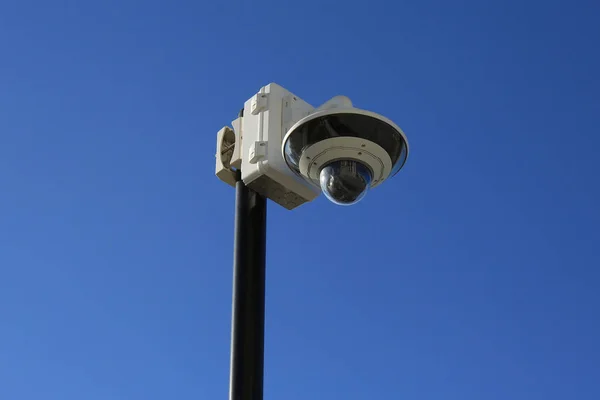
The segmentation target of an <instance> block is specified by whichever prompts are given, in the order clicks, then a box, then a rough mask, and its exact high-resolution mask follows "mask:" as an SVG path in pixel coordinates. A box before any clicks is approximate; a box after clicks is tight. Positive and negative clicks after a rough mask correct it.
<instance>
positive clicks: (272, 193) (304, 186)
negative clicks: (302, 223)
mask: <svg viewBox="0 0 600 400" xmlns="http://www.w3.org/2000/svg"><path fill="white" fill-rule="evenodd" d="M313 110H314V108H313V107H312V106H311V105H310V104H308V103H306V102H305V101H303V100H302V99H300V98H299V97H298V96H295V95H294V94H293V93H290V92H289V91H287V90H286V89H284V88H283V87H281V86H279V85H277V84H275V83H271V84H269V85H267V86H264V87H263V88H261V90H260V91H259V92H258V93H257V94H256V95H255V96H253V97H252V98H250V99H248V101H246V103H245V104H244V115H243V118H242V124H241V125H242V126H241V128H242V129H241V130H242V139H241V142H242V147H241V157H242V165H241V170H242V180H243V181H244V183H245V184H246V185H247V186H248V187H250V188H251V189H252V190H254V191H256V192H257V193H259V194H261V195H263V196H265V197H267V198H269V199H271V200H273V201H275V202H276V203H278V204H280V205H281V206H283V207H285V208H287V209H289V210H291V209H293V208H296V207H298V206H300V205H301V204H303V203H306V202H309V201H312V200H313V199H314V198H316V197H317V196H318V195H319V193H320V190H319V188H318V187H315V186H314V185H312V184H311V183H310V182H308V181H306V180H305V179H303V178H302V177H299V176H297V175H296V174H295V173H294V172H293V171H291V170H290V169H289V167H288V166H287V163H286V162H285V160H284V159H283V155H282V154H281V145H282V140H283V136H284V135H285V133H286V132H287V130H288V129H289V128H291V127H292V126H293V125H294V124H295V123H296V122H297V121H299V120H300V119H302V118H304V117H306V116H307V115H309V114H310V113H311V112H312V111H313Z"/></svg>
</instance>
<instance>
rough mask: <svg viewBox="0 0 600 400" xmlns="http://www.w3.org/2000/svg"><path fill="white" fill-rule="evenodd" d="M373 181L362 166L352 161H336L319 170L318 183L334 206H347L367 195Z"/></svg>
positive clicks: (366, 169) (368, 172)
mask: <svg viewBox="0 0 600 400" xmlns="http://www.w3.org/2000/svg"><path fill="white" fill-rule="evenodd" d="M372 179H373V177H372V175H371V171H370V170H369V168H367V167H366V166H365V165H364V164H362V163H361V162H358V161H354V160H338V161H333V162H331V163H329V164H327V165H326V166H325V167H323V169H322V170H321V173H320V175H319V181H320V184H321V190H322V191H323V193H325V196H327V198H328V199H329V200H331V201H332V202H333V203H335V204H339V205H343V206H349V205H352V204H356V203H358V202H359V201H360V200H361V199H362V198H363V197H365V195H366V194H367V192H368V190H369V187H371V180H372Z"/></svg>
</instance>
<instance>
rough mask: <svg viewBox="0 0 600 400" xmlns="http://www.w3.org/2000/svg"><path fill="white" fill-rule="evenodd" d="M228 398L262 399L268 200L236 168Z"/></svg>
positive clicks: (242, 399) (231, 399) (236, 399)
mask: <svg viewBox="0 0 600 400" xmlns="http://www.w3.org/2000/svg"><path fill="white" fill-rule="evenodd" d="M235 192H236V198H235V235H234V249H233V253H234V258H233V305H232V307H233V310H232V322H231V370H230V380H229V400H262V399H263V368H264V336H265V255H266V241H267V240H266V231H267V230H266V225H267V202H266V200H265V198H264V197H262V196H260V195H258V194H257V193H255V192H254V191H252V190H251V189H249V188H248V187H247V186H246V185H244V182H242V180H241V178H240V173H239V171H238V172H237V183H236V185H235Z"/></svg>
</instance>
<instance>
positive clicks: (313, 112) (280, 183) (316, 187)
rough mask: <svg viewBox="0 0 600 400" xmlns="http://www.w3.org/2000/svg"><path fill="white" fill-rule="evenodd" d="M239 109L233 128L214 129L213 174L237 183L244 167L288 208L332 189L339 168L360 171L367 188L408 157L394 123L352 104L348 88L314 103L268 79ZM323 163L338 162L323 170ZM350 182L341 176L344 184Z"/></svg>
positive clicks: (249, 179)
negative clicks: (338, 94)
mask: <svg viewBox="0 0 600 400" xmlns="http://www.w3.org/2000/svg"><path fill="white" fill-rule="evenodd" d="M240 114H241V116H240V117H238V118H237V119H236V120H234V121H233V123H232V126H233V129H231V128H229V127H225V128H223V129H221V130H220V131H219V133H218V135H217V155H216V157H217V165H216V174H217V176H218V177H219V178H220V179H221V180H223V181H224V182H226V183H228V184H230V185H232V186H235V181H236V178H235V173H236V170H241V179H242V180H243V182H244V184H246V185H247V186H248V187H249V188H251V189H252V190H254V191H256V192H257V193H259V194H261V195H262V196H264V197H266V198H269V199H270V200H273V201H274V202H276V203H278V204H280V205H281V206H283V207H285V208H287V209H289V210H291V209H294V208H296V207H298V206H300V205H302V204H304V203H306V202H309V201H312V200H313V199H315V198H316V197H317V196H318V195H319V193H320V192H321V188H324V189H323V190H327V191H329V189H327V188H328V187H329V186H327V185H328V183H327V182H325V181H324V179H325V180H326V178H329V184H334V183H335V184H339V183H340V182H341V181H340V179H337V180H336V176H334V175H335V174H339V173H340V170H344V168H345V170H346V171H350V173H351V174H352V177H355V176H356V177H359V178H360V174H359V173H357V170H358V172H360V173H362V176H363V177H364V178H365V179H363V180H361V184H362V185H365V186H366V188H364V191H365V192H366V190H367V189H369V188H373V187H376V186H378V185H380V184H381V183H383V182H384V181H385V180H386V179H388V178H389V177H391V176H393V175H394V174H395V173H397V172H398V171H399V170H400V168H402V166H403V165H404V163H405V162H406V159H407V157H408V141H407V139H406V136H405V135H404V132H402V130H401V129H400V128H399V127H398V126H396V125H395V124H394V123H393V122H392V121H390V120H388V119H387V118H385V117H383V116H381V115H378V114H376V113H373V112H370V111H365V110H361V109H357V108H354V107H352V103H351V101H350V99H348V98H347V97H345V96H337V97H334V98H332V99H331V100H329V101H328V102H326V103H325V104H323V105H322V106H320V107H318V108H316V109H315V108H313V107H312V106H311V105H310V104H308V103H306V102H305V101H303V100H302V99H300V98H299V97H298V96H296V95H294V94H293V93H291V92H289V91H287V90H286V89H284V88H282V87H281V86H279V85H277V84H275V83H271V84H269V85H267V86H265V87H263V88H262V89H261V90H260V91H259V92H258V93H257V94H256V95H254V96H253V97H252V98H250V99H249V100H248V101H246V103H245V104H244V109H243V112H240ZM338 161H341V163H340V162H338ZM332 163H335V164H332ZM327 166H335V167H336V168H334V169H331V168H329V169H328V171H329V172H331V174H329V175H328V176H327V177H326V178H324V177H323V176H324V174H323V173H322V172H323V170H324V168H325V167H327ZM340 166H341V167H340ZM340 168H341V169H340ZM342 173H343V172H342ZM338 178H339V177H338ZM334 181H335V182H334ZM346 183H348V182H346ZM349 183H352V182H349ZM347 186H348V185H345V186H344V182H342V186H341V187H342V188H344V190H346V189H345V188H346V187H347ZM331 187H333V186H331ZM337 187H338V189H339V187H340V186H339V185H338V186H337ZM326 194H327V193H326ZM363 195H364V193H363ZM328 197H329V198H330V199H331V200H333V201H335V200H334V199H333V198H332V197H331V196H330V194H328ZM354 202H355V201H349V202H348V204H353V203H354ZM338 204H342V203H338Z"/></svg>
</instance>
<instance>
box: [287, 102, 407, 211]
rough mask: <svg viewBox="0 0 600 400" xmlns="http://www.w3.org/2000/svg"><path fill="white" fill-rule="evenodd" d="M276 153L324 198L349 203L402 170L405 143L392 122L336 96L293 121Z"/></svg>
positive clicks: (336, 202) (362, 196)
mask: <svg viewBox="0 0 600 400" xmlns="http://www.w3.org/2000/svg"><path fill="white" fill-rule="evenodd" d="M282 152H283V157H284V159H285V161H286V163H287V165H288V167H289V168H290V169H291V170H292V171H293V172H294V173H295V174H297V175H298V176H301V177H302V178H304V179H305V180H306V181H308V182H310V183H311V184H313V185H315V186H318V187H319V188H320V189H321V191H322V192H323V194H325V196H326V197H327V198H328V199H329V200H331V201H332V202H333V203H335V204H340V205H352V204H356V203H357V202H358V201H360V200H361V199H362V198H364V196H365V195H366V193H367V192H368V191H369V189H371V188H374V187H376V186H378V185H381V184H382V183H383V182H384V181H385V180H386V179H388V178H389V177H391V176H393V175H395V174H396V173H397V172H398V171H399V170H400V169H401V168H402V166H403V165H404V163H405V162H406V159H407V157H408V141H407V139H406V136H405V135H404V132H402V130H401V129H400V128H399V127H398V126H396V125H395V124H394V123H393V122H392V121H390V120H388V119H387V118H385V117H383V116H381V115H379V114H376V113H373V112H370V111H366V110H361V109H358V108H354V107H352V105H351V103H350V100H349V99H347V98H346V97H343V96H340V97H337V98H334V99H332V100H330V101H329V102H327V103H325V104H324V105H323V106H321V107H320V108H319V109H317V110H315V112H313V113H311V114H309V115H307V116H306V117H304V118H302V119H301V120H299V121H298V122H297V123H296V124H294V125H293V126H292V127H291V128H290V129H289V131H288V132H287V133H286V135H285V137H284V139H283V142H282Z"/></svg>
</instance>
